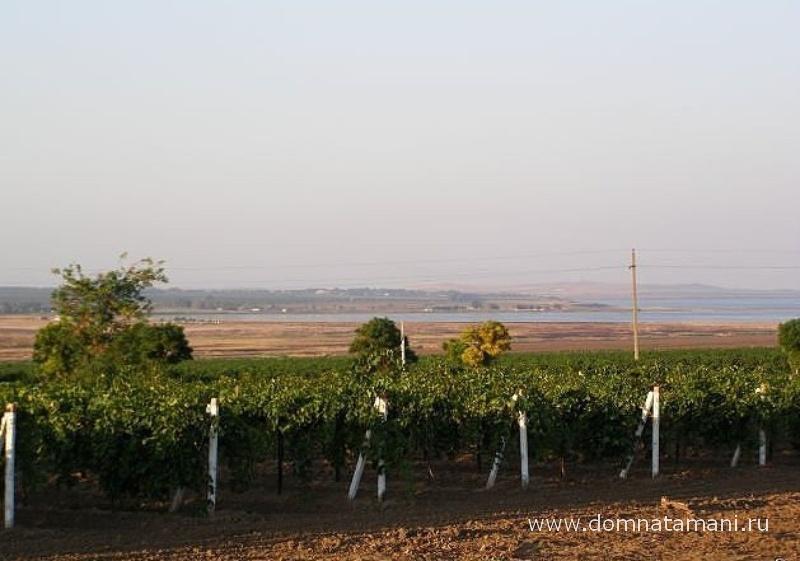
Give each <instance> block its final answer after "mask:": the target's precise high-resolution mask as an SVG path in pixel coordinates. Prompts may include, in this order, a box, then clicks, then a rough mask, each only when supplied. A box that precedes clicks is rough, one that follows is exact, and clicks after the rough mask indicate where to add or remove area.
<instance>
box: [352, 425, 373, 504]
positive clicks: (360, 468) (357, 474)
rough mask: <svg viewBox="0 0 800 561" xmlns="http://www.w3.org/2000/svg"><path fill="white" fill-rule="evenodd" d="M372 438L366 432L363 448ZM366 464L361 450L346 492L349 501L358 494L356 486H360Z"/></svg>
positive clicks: (369, 431)
mask: <svg viewBox="0 0 800 561" xmlns="http://www.w3.org/2000/svg"><path fill="white" fill-rule="evenodd" d="M371 436H372V431H371V430H369V429H368V430H367V434H365V435H364V445H363V446H362V447H363V448H366V447H367V446H368V445H369V439H370V437H371ZM366 463H367V458H366V456H365V455H364V452H363V450H362V451H361V452H359V453H358V461H357V462H356V469H355V471H354V472H353V479H352V480H351V481H350V490H349V491H348V492H347V498H348V499H350V500H351V501H352V500H353V499H355V498H356V495H357V494H358V486H359V485H361V478H362V477H363V475H364V466H365V465H366Z"/></svg>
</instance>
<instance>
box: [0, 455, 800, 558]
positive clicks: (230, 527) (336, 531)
mask: <svg viewBox="0 0 800 561" xmlns="http://www.w3.org/2000/svg"><path fill="white" fill-rule="evenodd" d="M749 455H750V454H748V456H749ZM726 463H727V458H722V457H719V458H694V459H692V458H688V457H687V458H685V459H682V461H681V465H680V466H675V465H672V464H671V462H670V464H668V465H665V469H664V473H663V475H662V476H661V477H660V478H659V479H657V480H651V479H650V477H649V475H648V473H647V471H646V470H647V465H646V464H647V462H646V461H644V460H641V461H640V462H639V464H638V465H637V469H636V470H634V472H633V474H632V476H631V479H630V480H627V481H620V480H619V479H618V478H617V477H616V475H615V474H616V472H617V468H616V466H612V465H609V464H603V465H579V466H574V467H572V468H570V469H571V472H570V475H569V478H568V479H567V480H561V479H560V478H559V477H558V476H557V475H556V474H557V466H556V465H555V464H537V465H535V466H534V469H533V472H532V474H533V479H532V481H531V487H530V488H529V489H528V490H525V491H523V490H521V489H520V488H519V482H518V478H517V475H516V473H514V470H513V468H512V467H511V465H510V464H507V465H506V466H505V467H504V468H503V470H501V478H500V480H499V481H498V485H497V487H495V488H494V489H492V490H491V491H486V490H483V489H482V487H483V482H484V480H485V477H486V473H485V470H482V471H478V470H477V469H476V467H475V464H474V462H472V461H469V460H468V459H466V458H465V459H464V460H462V461H455V462H452V461H450V462H446V461H440V462H435V463H433V464H432V472H433V473H434V475H435V478H434V479H431V478H430V477H429V476H427V473H428V470H427V467H426V466H425V465H420V464H417V465H415V466H413V468H412V469H411V473H408V474H405V475H397V474H394V473H390V474H389V488H388V489H389V495H388V496H387V501H386V502H385V503H384V504H383V505H380V504H379V503H377V501H376V500H375V499H374V496H373V494H374V493H373V492H374V488H375V474H374V471H372V470H368V471H367V473H366V474H365V479H364V481H363V482H362V488H361V494H360V495H359V496H358V498H357V499H356V501H355V502H354V503H353V504H349V503H348V502H347V499H346V497H345V495H346V490H347V484H348V482H347V481H346V479H343V480H342V481H340V482H338V483H337V482H334V481H333V478H332V475H331V473H330V472H328V473H325V474H322V473H320V474H319V475H322V476H324V479H321V480H318V479H316V478H315V483H314V484H313V485H307V484H306V485H304V484H302V483H299V482H298V481H295V480H294V478H292V477H291V476H288V478H287V480H286V481H285V487H284V493H283V494H282V495H278V494H277V493H276V492H275V488H274V475H275V474H274V466H270V469H268V470H266V471H264V472H263V473H262V475H261V476H260V477H259V478H258V481H256V485H255V487H254V488H252V489H250V490H249V491H247V492H244V493H234V492H233V491H231V490H230V489H229V488H226V486H225V484H224V480H223V485H222V487H221V490H220V502H219V503H218V510H217V512H216V514H215V515H214V516H213V517H210V518H209V517H206V516H204V515H202V514H201V512H202V509H203V505H204V502H203V501H202V500H201V499H200V498H199V497H197V496H190V497H188V499H189V502H188V503H187V504H186V505H185V506H184V508H183V510H182V511H181V512H179V513H177V514H167V513H166V512H165V508H166V505H156V507H155V509H151V510H149V511H147V510H145V511H143V510H138V511H137V510H125V509H124V508H123V509H119V510H117V511H111V510H110V505H109V504H107V502H105V500H104V499H102V498H99V497H96V496H92V495H91V494H87V493H86V491H85V490H80V489H75V488H72V489H67V488H64V489H61V490H57V489H50V490H48V491H47V492H44V493H40V494H39V495H34V496H31V497H29V498H28V501H27V503H26V504H25V505H23V506H22V507H21V508H20V509H19V512H18V516H17V520H18V527H17V528H15V529H14V530H11V531H4V532H3V531H0V558H1V559H9V560H11V559H20V560H22V559H25V560H33V559H50V560H52V561H88V560H90V559H91V560H109V561H110V560H118V559H135V560H140V561H155V560H170V561H178V560H181V561H182V560H186V561H189V560H208V561H234V560H235V561H239V560H242V561H245V560H275V561H281V560H282V561H302V560H313V561H338V560H343V561H373V560H380V561H389V560H392V561H418V560H430V561H433V560H437V561H438V560H470V561H487V560H493V561H515V560H517V561H520V560H560V559H570V560H573V559H574V560H583V559H592V560H601V561H609V560H618V559H622V560H630V561H638V560H642V559H655V560H679V559H688V560H695V561H700V560H705V559H711V560H719V561H721V560H729V559H739V560H750V559H764V560H775V559H786V560H789V559H798V554H800V522H799V521H798V520H800V492H798V489H800V461H798V458H797V457H796V456H793V455H777V456H776V457H775V463H774V465H772V466H768V467H765V468H757V467H755V466H753V461H752V460H749V461H748V462H747V463H745V464H743V465H742V466H741V467H740V468H737V469H731V468H727V467H725V466H726ZM662 497H666V498H667V500H666V501H663V502H662ZM76 506H77V507H79V508H76ZM596 515H600V516H602V517H603V518H614V517H618V518H643V519H647V520H652V519H655V518H662V517H664V516H669V517H671V518H673V519H675V518H689V517H691V518H703V519H717V520H719V519H722V518H726V519H729V520H732V519H734V517H736V518H737V519H738V520H740V521H745V520H748V519H750V518H761V519H762V520H763V519H765V518H766V519H768V520H769V527H768V531H766V532H741V531H739V532H711V531H706V532H703V531H690V532H682V533H670V532H651V533H647V532H636V531H632V530H630V531H622V530H620V531H609V532H602V533H597V532H588V531H587V532H567V531H561V532H547V531H536V532H532V531H531V530H530V526H529V523H528V517H535V518H544V517H555V518H564V517H573V518H578V517H581V518H582V519H583V520H584V521H585V520H588V519H591V518H592V517H594V516H596ZM742 524H744V522H742Z"/></svg>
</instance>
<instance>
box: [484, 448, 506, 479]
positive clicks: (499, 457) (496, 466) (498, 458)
mask: <svg viewBox="0 0 800 561" xmlns="http://www.w3.org/2000/svg"><path fill="white" fill-rule="evenodd" d="M505 450H506V437H505V436H503V437H501V438H500V448H499V449H498V450H497V452H495V454H494V461H493V462H492V470H491V471H490V472H489V479H487V480H486V488H487V489H491V488H492V487H494V484H495V482H496V481H497V472H499V471H500V464H501V463H503V454H504V453H505Z"/></svg>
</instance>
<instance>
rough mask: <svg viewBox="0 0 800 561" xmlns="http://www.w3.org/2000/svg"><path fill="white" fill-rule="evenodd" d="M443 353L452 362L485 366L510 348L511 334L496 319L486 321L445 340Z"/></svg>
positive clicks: (474, 366)
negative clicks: (454, 337) (455, 337)
mask: <svg viewBox="0 0 800 561" xmlns="http://www.w3.org/2000/svg"><path fill="white" fill-rule="evenodd" d="M442 347H443V349H444V351H445V354H446V355H447V357H448V358H449V359H450V360H452V361H453V362H458V363H461V364H465V365H467V366H471V367H473V368H476V367H478V366H486V365H487V364H489V363H490V362H492V361H493V360H495V359H496V358H497V357H499V356H500V355H501V354H503V353H504V352H506V351H507V350H509V349H510V348H511V335H510V334H509V332H508V329H507V328H506V326H505V325H503V324H502V323H500V322H498V321H486V322H484V323H482V324H480V325H473V326H471V327H468V328H467V329H465V330H464V331H462V332H461V335H460V336H459V337H458V338H457V339H450V340H449V341H445V342H444V344H443V345H442Z"/></svg>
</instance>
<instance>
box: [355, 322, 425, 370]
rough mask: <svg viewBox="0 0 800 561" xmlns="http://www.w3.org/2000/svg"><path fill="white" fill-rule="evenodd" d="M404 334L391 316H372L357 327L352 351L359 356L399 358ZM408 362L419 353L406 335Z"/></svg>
mask: <svg viewBox="0 0 800 561" xmlns="http://www.w3.org/2000/svg"><path fill="white" fill-rule="evenodd" d="M402 340H403V336H402V334H401V333H400V329H399V328H398V327H397V325H396V324H395V322H393V321H392V320H390V319H389V318H377V317H376V318H372V319H371V320H369V321H368V322H367V323H364V324H362V325H360V326H359V327H358V329H356V336H355V338H354V339H353V342H352V343H351V344H350V352H351V353H353V354H355V355H356V356H358V357H359V358H366V357H375V356H378V355H380V356H387V357H389V358H394V359H399V357H400V344H401V341H402ZM405 347H406V351H405V353H406V363H407V364H410V363H412V362H415V361H416V360H417V355H416V353H414V351H413V350H412V349H411V347H410V346H409V344H408V337H405Z"/></svg>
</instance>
